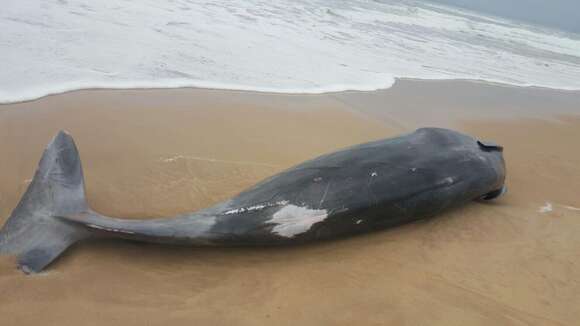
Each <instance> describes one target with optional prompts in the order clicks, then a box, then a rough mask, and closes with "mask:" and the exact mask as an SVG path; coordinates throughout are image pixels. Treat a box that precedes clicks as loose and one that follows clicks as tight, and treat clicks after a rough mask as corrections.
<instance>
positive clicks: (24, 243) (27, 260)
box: [0, 131, 91, 273]
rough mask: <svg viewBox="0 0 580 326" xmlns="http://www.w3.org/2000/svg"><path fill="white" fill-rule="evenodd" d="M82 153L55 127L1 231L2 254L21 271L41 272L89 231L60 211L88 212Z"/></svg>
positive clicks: (0, 247)
mask: <svg viewBox="0 0 580 326" xmlns="http://www.w3.org/2000/svg"><path fill="white" fill-rule="evenodd" d="M88 210H89V208H88V204H87V201H86V197H85V187H84V178H83V171H82V167H81V162H80V157H79V154H78V151H77V148H76V146H75V144H74V141H73V139H72V137H71V136H70V135H69V134H67V133H66V132H63V131H61V132H59V133H58V135H56V136H55V137H54V139H53V140H52V141H51V143H50V144H49V145H48V147H47V148H46V150H45V151H44V154H43V155H42V159H41V160H40V163H39V164H38V169H37V170H36V173H35V175H34V178H33V179H32V181H31V183H30V185H29V186H28V189H27V190H26V193H25V194H24V196H22V199H21V200H20V202H19V203H18V206H16V208H15V209H14V211H13V212H12V214H11V215H10V217H9V218H8V220H7V222H6V224H5V225H4V227H3V228H2V229H1V230H0V254H10V255H15V256H17V259H18V266H19V268H20V269H21V270H22V271H24V272H25V273H36V272H40V271H41V270H42V269H43V268H44V267H46V266H47V265H48V264H50V263H51V262H52V261H53V260H54V259H55V258H57V257H58V256H59V255H60V254H61V253H62V252H63V251H64V250H65V249H66V248H68V247H69V246H70V245H72V244H73V243H75V242H77V241H79V240H82V239H85V238H88V237H90V236H91V233H90V232H89V231H88V230H87V229H86V228H83V227H82V225H79V224H74V223H69V222H67V221H66V220H64V219H60V218H58V216H71V215H75V214H80V213H83V212H86V211H88Z"/></svg>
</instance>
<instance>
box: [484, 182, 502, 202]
mask: <svg viewBox="0 0 580 326" xmlns="http://www.w3.org/2000/svg"><path fill="white" fill-rule="evenodd" d="M506 192H507V187H506V186H505V185H503V186H501V188H499V189H497V190H494V191H492V192H488V193H487V194H485V195H483V196H481V197H480V198H479V199H481V200H486V201H487V200H493V199H496V198H498V197H500V196H502V195H503V194H505V193H506Z"/></svg>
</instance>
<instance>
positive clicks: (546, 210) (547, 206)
mask: <svg viewBox="0 0 580 326" xmlns="http://www.w3.org/2000/svg"><path fill="white" fill-rule="evenodd" d="M553 210H554V208H553V206H552V203H550V202H546V204H545V205H544V206H542V207H540V208H539V209H538V213H549V212H551V211H553Z"/></svg>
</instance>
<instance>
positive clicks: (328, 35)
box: [0, 0, 580, 103]
mask: <svg viewBox="0 0 580 326" xmlns="http://www.w3.org/2000/svg"><path fill="white" fill-rule="evenodd" d="M0 30H1V31H2V32H1V34H0V49H1V51H0V72H1V73H0V103H7V102H16V101H23V100H28V99H34V98H38V97H41V96H44V95H47V94H52V93H60V92H64V91H68V90H75V89H86V88H165V87H203V88H218V89H238V90H254V91H266V92H284V93H322V92H334V91H342V90H375V89H380V88H388V87H390V86H391V85H392V84H393V83H394V80H395V78H396V77H408V78H423V79H479V80H485V81H491V82H499V83H507V84H512V85H519V86H530V85H534V86H541V87H550V88H559V89H580V40H579V39H578V36H575V35H569V34H563V33H556V32H553V31H549V30H546V29H541V28H538V27H532V26H524V25H521V24H517V23H513V22H509V21H505V20H500V19H497V18H490V17H485V16H481V15H477V14H474V13H467V12H464V11H459V10H456V9H451V8H447V7H441V6H433V5H426V4H421V3H419V2H407V1H396V2H395V1H391V0H381V1H362V0H344V1H329V0H324V1H323V0H297V1H296V0H294V1H283V0H282V1H260V0H247V1H234V2H232V1H225V0H209V1H204V2H198V1H190V0H175V1H154V0H126V1H116V0H115V1H114V0H102V1H89V0H75V1H68V0H43V1H41V0H30V1H20V0H5V1H3V3H2V11H1V12H0Z"/></svg>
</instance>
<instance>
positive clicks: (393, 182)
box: [0, 128, 505, 273]
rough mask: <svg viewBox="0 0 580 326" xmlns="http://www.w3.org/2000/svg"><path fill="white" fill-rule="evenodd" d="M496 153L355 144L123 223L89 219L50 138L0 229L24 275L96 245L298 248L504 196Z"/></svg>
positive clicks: (449, 144) (1, 245) (436, 138)
mask: <svg viewBox="0 0 580 326" xmlns="http://www.w3.org/2000/svg"><path fill="white" fill-rule="evenodd" d="M502 151H503V148H502V147H501V146H498V145H496V144H493V143H488V142H483V141H478V140H477V139H475V138H472V137H470V136H468V135H464V134H461V133H459V132H456V131H452V130H447V129H440V128H422V129H418V130H416V131H415V132H412V133H409V134H406V135H402V136H399V137H396V138H391V139H384V140H378V141H373V142H370V143H366V144H361V145H356V146H353V147H350V148H346V149H343V150H339V151H337V152H334V153H330V154H326V155H323V156H320V157H318V158H315V159H312V160H310V161H307V162H305V163H302V164H300V165H297V166H295V167H293V168H290V169H288V170H286V171H284V172H281V173H279V174H277V175H274V176H272V177H270V178H268V179H266V180H264V181H262V182H260V183H258V184H257V185H255V186H254V187H251V188H250V189H248V190H245V191H244V192H242V193H240V194H239V195H238V196H236V197H234V198H232V199H230V200H227V201H225V202H222V203H219V204H217V205H215V206H213V207H210V208H207V209H204V210H201V211H198V212H194V213H189V214H183V215H179V216H176V217H173V218H158V219H150V220H128V219H119V218H112V217H106V216H103V215H101V214H98V213H97V212H95V211H93V210H92V209H91V208H90V207H89V205H88V203H87V201H86V197H85V186H84V180H83V171H82V167H81V162H80V157H79V154H78V151H77V148H76V146H75V144H74V141H73V139H72V137H71V136H70V135H69V134H67V133H66V132H63V131H61V132H59V133H58V135H57V136H56V137H55V138H54V139H53V140H52V142H51V143H50V144H49V145H48V147H47V148H46V150H45V151H44V154H43V156H42V159H41V161H40V163H39V166H38V169H37V171H36V173H35V175H34V178H33V179H32V182H31V183H30V185H29V186H28V189H27V190H26V193H25V194H24V196H23V197H22V199H21V200H20V202H19V204H18V205H17V207H16V208H15V209H14V211H13V212H12V214H11V216H10V217H9V219H8V220H7V222H6V223H5V225H4V226H3V228H2V230H0V253H2V254H11V255H16V256H17V261H18V266H19V268H20V269H21V270H22V271H24V272H25V273H35V272H39V271H41V270H42V269H44V268H45V267H46V266H47V265H48V264H50V263H51V262H52V261H53V260H54V259H56V258H57V257H58V256H59V255H60V254H61V253H62V252H63V251H64V250H65V249H66V248H68V247H69V246H70V245H72V244H73V243H75V242H77V241H80V240H83V239H88V238H99V237H115V238H124V239H128V240H136V241H146V242H155V243H165V244H181V245H193V246H243V245H258V246H265V245H277V244H291V243H304V242H308V241H312V240H320V239H329V238H335V237H339V236H345V235H350V234H357V233H363V232H367V231H370V230H376V229H383V228H386V227H390V226H395V225H399V224H403V223H407V222H411V221H414V220H417V219H421V218H425V217H430V216H433V215H435V214H437V213H439V212H441V211H442V210H445V209H447V208H449V207H452V206H456V205H460V204H463V203H466V202H469V201H472V200H474V199H484V200H489V199H493V198H495V197H498V196H499V195H501V194H502V193H503V192H504V191H505V187H504V180H505V163H504V159H503V156H502Z"/></svg>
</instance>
